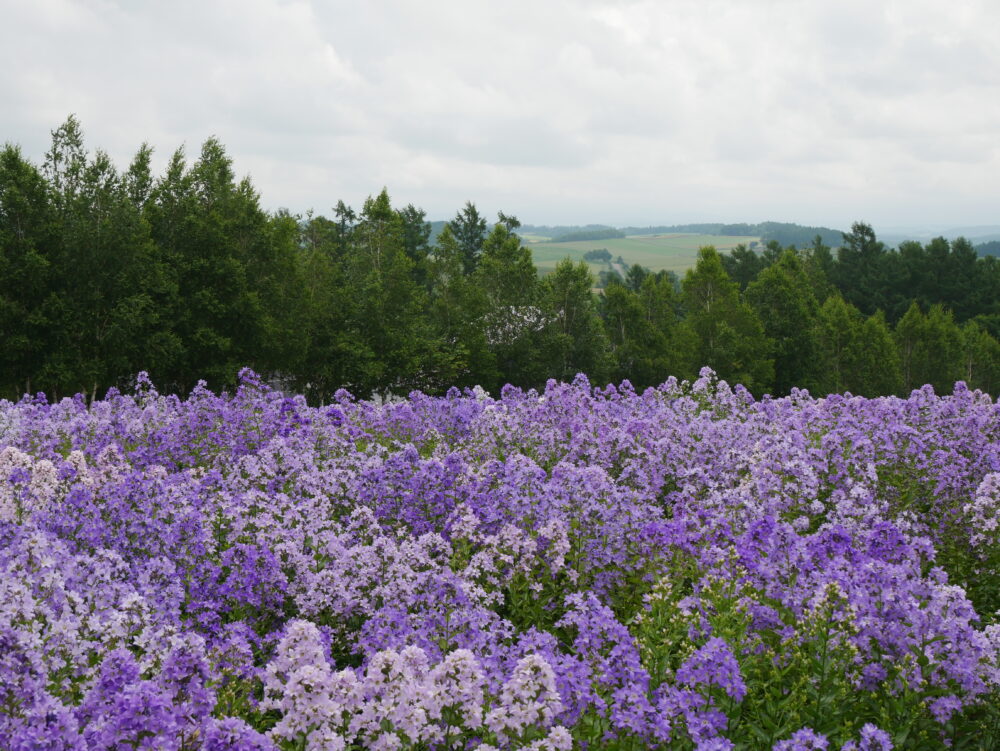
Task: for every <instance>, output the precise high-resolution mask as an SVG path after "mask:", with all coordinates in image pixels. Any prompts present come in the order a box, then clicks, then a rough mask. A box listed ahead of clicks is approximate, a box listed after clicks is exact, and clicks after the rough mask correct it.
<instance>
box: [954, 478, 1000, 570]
mask: <svg viewBox="0 0 1000 751" xmlns="http://www.w3.org/2000/svg"><path fill="white" fill-rule="evenodd" d="M963 511H964V512H965V516H966V518H967V520H968V525H967V526H968V529H969V531H970V535H969V542H970V543H971V545H972V547H973V548H974V549H976V550H977V551H985V550H987V549H989V548H994V547H995V546H997V545H1000V472H991V473H990V474H988V475H986V477H984V478H983V481H982V482H981V483H980V484H979V488H978V489H977V490H976V495H975V497H974V498H973V499H972V502H971V503H967V504H965V507H964V508H963Z"/></svg>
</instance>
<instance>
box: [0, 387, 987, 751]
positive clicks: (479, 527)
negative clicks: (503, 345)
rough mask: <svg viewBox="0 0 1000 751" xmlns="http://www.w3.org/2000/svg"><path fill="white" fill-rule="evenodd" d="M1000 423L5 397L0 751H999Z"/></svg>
mask: <svg viewBox="0 0 1000 751" xmlns="http://www.w3.org/2000/svg"><path fill="white" fill-rule="evenodd" d="M998 519H1000V407H998V406H997V405H996V404H994V403H993V402H992V401H991V400H990V399H989V397H987V396H985V395H983V394H981V393H978V392H971V391H969V390H967V389H965V388H964V387H963V386H962V385H961V384H959V385H957V386H956V389H955V391H954V393H953V394H951V395H948V396H938V395H936V394H934V393H933V392H932V391H931V390H930V389H928V388H924V389H921V390H919V391H915V392H913V394H912V395H911V396H910V397H909V398H908V399H899V398H894V397H890V398H881V399H862V398H857V397H852V396H849V395H831V396H828V397H825V398H818V399H816V398H812V397H810V396H809V395H808V394H806V393H805V392H800V391H796V392H793V394H792V395H791V396H789V397H787V398H783V399H771V398H764V399H762V400H759V401H758V400H755V399H754V398H753V397H752V396H751V395H750V394H749V392H747V391H746V390H745V389H742V388H741V387H735V388H731V387H729V386H728V385H727V384H725V383H722V382H718V381H716V380H715V378H714V376H713V375H712V374H711V372H710V371H705V372H703V373H702V376H701V378H699V379H698V380H697V381H695V382H693V383H687V382H684V383H679V382H677V381H675V380H673V379H671V380H669V381H667V382H666V383H664V384H663V385H662V386H661V387H659V388H655V389H647V390H646V391H644V392H643V393H641V394H640V393H636V392H635V391H634V390H633V389H632V387H631V386H630V385H629V384H627V383H623V384H620V385H618V386H608V387H605V388H595V387H593V386H592V385H591V384H590V383H589V382H588V381H587V379H586V378H585V377H583V376H579V377H577V378H576V379H575V380H574V381H573V382H572V383H556V382H550V383H549V384H548V385H547V387H546V388H545V389H544V391H543V392H541V393H539V392H536V391H523V390H520V389H516V388H513V387H506V388H505V389H504V390H503V392H502V393H501V394H499V395H497V396H496V397H491V396H490V395H488V394H486V393H485V392H483V391H482V389H475V390H469V391H466V392H465V393H462V392H459V391H458V390H457V389H452V390H451V391H449V392H448V394H447V395H445V396H443V397H431V396H427V395H424V394H419V393H414V394H411V395H410V396H409V397H408V398H406V399H386V400H380V401H361V400H357V399H355V398H354V397H352V396H351V395H350V394H348V393H346V392H343V391H341V392H338V393H337V394H336V396H335V399H334V402H333V403H332V404H328V405H324V406H321V407H311V406H309V405H308V404H307V403H306V402H305V400H304V399H302V398H301V397H289V396H286V395H284V394H282V393H279V392H277V391H274V390H271V389H269V388H268V387H266V386H265V385H263V384H262V382H261V380H260V379H259V378H258V377H257V376H255V375H254V374H253V373H251V372H249V371H246V372H244V373H243V374H242V381H241V385H240V387H239V388H238V389H237V390H236V391H235V392H234V393H232V394H213V393H212V392H210V391H209V390H208V389H207V388H206V387H205V386H204V384H200V385H199V386H197V387H196V388H195V390H194V391H193V392H192V393H191V394H190V396H189V397H188V398H186V399H180V398H177V397H174V396H163V395H160V394H159V393H158V392H157V391H156V389H155V388H154V387H153V385H152V383H151V382H150V381H149V379H148V377H147V376H145V375H143V376H142V377H141V379H140V382H139V384H138V387H137V389H136V392H135V393H134V394H132V395H127V394H121V393H118V392H115V391H113V392H111V393H109V394H108V395H107V397H106V398H105V399H104V400H99V401H94V402H93V403H91V404H87V402H86V401H85V400H84V399H82V398H76V399H64V400H62V401H60V402H58V403H53V404H50V403H48V402H47V401H46V400H45V399H44V398H43V397H41V396H39V397H32V398H29V397H26V398H25V399H23V400H22V401H20V402H18V403H16V404H12V403H6V402H4V403H0V738H3V739H4V744H5V745H4V747H5V748H6V747H10V748H14V749H22V748H23V749H28V748H54V749H55V748H62V749H83V748H108V749H110V748H124V747H129V748H150V749H152V748H156V749H176V750H177V751H199V750H202V749H204V750H206V751H223V750H224V749H260V750H261V751H263V750H264V749H269V750H270V751H278V750H289V749H304V748H307V749H348V748H383V749H404V748H410V749H416V748H421V749H448V748H451V749H456V748H462V749H476V748H478V749H481V750H482V751H490V750H491V749H518V748H527V749H537V750H538V751H543V750H554V749H560V750H562V751H565V750H566V749H569V748H609V749H633V748H688V749H690V748H699V749H713V748H714V749H726V748H737V747H738V748H776V749H844V750H846V751H860V750H864V751H886V750H887V749H890V748H911V747H912V748H926V747H946V746H948V745H949V744H956V743H957V742H958V741H959V740H960V739H963V738H970V737H975V738H985V739H987V740H988V741H989V742H991V743H994V744H995V743H997V742H1000V738H997V737H995V736H996V732H997V731H996V728H997V727H1000V709H998V707H1000V622H998V619H1000V531H998V526H997V525H998Z"/></svg>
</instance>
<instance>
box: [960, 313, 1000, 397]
mask: <svg viewBox="0 0 1000 751" xmlns="http://www.w3.org/2000/svg"><path fill="white" fill-rule="evenodd" d="M961 377H962V379H963V380H964V381H965V383H966V385H968V386H969V388H972V389H981V390H982V391H985V392H986V393H988V394H996V391H997V388H998V386H1000V342H997V340H996V339H994V338H993V337H992V336H990V334H989V332H987V331H986V329H984V328H983V327H982V326H981V325H980V324H979V322H978V321H967V322H966V323H965V325H964V326H962V376H961Z"/></svg>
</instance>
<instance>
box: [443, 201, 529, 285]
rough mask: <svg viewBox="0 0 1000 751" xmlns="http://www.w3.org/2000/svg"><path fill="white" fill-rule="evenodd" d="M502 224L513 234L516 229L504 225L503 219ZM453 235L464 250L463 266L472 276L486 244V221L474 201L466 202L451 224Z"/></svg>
mask: <svg viewBox="0 0 1000 751" xmlns="http://www.w3.org/2000/svg"><path fill="white" fill-rule="evenodd" d="M500 224H501V225H502V226H504V228H505V229H507V231H508V233H513V231H514V229H515V228H512V227H509V226H507V225H505V224H504V222H503V219H502V218H501V221H500ZM449 226H450V227H451V231H452V234H453V235H454V236H455V240H456V241H457V242H458V246H459V247H460V248H461V249H462V264H463V267H464V268H465V273H466V274H471V273H472V272H473V271H475V269H476V265H477V264H478V263H479V257H480V256H481V255H482V253H483V244H484V243H485V242H486V219H484V218H483V217H481V216H480V215H479V211H478V210H477V209H476V205H475V204H474V203H472V201H466V202H465V208H463V209H462V210H461V211H459V212H458V213H457V214H456V215H455V218H454V219H452V220H451V222H449Z"/></svg>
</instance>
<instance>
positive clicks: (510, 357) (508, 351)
mask: <svg viewBox="0 0 1000 751" xmlns="http://www.w3.org/2000/svg"><path fill="white" fill-rule="evenodd" d="M456 239H457V238H456ZM459 247H460V248H461V250H462V257H463V261H465V260H466V259H467V258H468V255H467V254H466V248H465V247H464V246H463V245H462V243H461V242H459ZM473 280H474V283H475V284H476V286H477V287H478V288H479V290H480V291H481V292H482V294H483V295H484V297H485V300H486V312H485V315H484V316H483V318H482V321H481V325H482V326H483V329H484V331H485V334H486V339H487V341H488V342H489V345H490V349H491V351H492V352H493V353H494V355H495V357H496V362H497V372H498V380H497V381H495V382H494V383H493V384H491V387H492V389H494V390H495V389H499V388H500V387H501V386H503V385H504V383H514V384H517V385H531V386H539V385H541V384H542V383H543V382H544V381H545V378H546V377H547V375H548V372H547V367H546V362H545V356H544V353H543V352H542V331H543V330H544V329H545V328H546V326H547V325H548V323H549V321H548V320H547V319H546V316H545V313H544V311H543V309H542V307H541V295H540V287H539V282H538V271H537V269H536V268H535V264H534V262H533V261H532V259H531V250H530V249H528V248H526V247H524V245H522V244H521V238H520V237H518V236H517V235H516V234H514V232H513V231H512V230H511V229H510V228H509V227H508V226H507V225H506V224H504V223H500V222H498V223H497V224H495V225H494V226H493V231H492V232H490V234H489V235H488V236H487V238H486V240H485V241H484V242H483V249H482V255H481V256H480V258H479V262H478V263H477V264H476V269H475V273H474V275H473Z"/></svg>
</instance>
